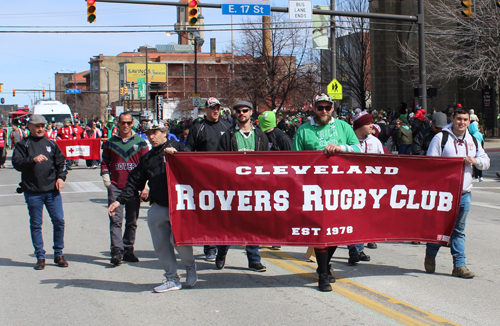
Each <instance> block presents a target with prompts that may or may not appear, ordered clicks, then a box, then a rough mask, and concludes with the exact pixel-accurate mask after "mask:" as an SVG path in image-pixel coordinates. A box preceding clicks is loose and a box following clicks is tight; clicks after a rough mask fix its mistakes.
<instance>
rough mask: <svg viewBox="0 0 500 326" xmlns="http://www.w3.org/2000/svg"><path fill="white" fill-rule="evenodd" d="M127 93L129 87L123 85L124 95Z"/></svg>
mask: <svg viewBox="0 0 500 326" xmlns="http://www.w3.org/2000/svg"><path fill="white" fill-rule="evenodd" d="M127 94H128V87H127V86H123V95H127Z"/></svg>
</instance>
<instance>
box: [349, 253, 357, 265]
mask: <svg viewBox="0 0 500 326" xmlns="http://www.w3.org/2000/svg"><path fill="white" fill-rule="evenodd" d="M358 262H359V254H355V255H351V256H349V261H348V263H349V265H356V263H358Z"/></svg>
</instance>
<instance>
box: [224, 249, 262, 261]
mask: <svg viewBox="0 0 500 326" xmlns="http://www.w3.org/2000/svg"><path fill="white" fill-rule="evenodd" d="M229 247H230V246H217V256H218V257H222V256H225V255H226V254H227V252H228V250H229ZM247 258H248V264H249V265H250V264H254V263H260V254H259V246H247Z"/></svg>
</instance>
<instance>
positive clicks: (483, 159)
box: [427, 124, 490, 193]
mask: <svg viewBox="0 0 500 326" xmlns="http://www.w3.org/2000/svg"><path fill="white" fill-rule="evenodd" d="M452 126H453V124H449V125H446V126H444V127H443V129H442V132H440V133H437V134H436V136H434V138H433V139H432V141H431V143H430V145H429V149H428V150H427V156H445V157H463V158H465V157H467V156H472V157H474V158H475V159H476V161H477V163H476V164H475V167H476V168H477V169H479V170H488V169H489V168H490V158H489V157H488V155H487V154H486V152H485V151H484V149H483V147H482V146H481V144H480V143H478V144H477V151H476V145H475V144H474V140H473V139H472V135H471V134H470V132H469V131H468V130H467V129H466V130H465V136H464V137H463V139H462V140H460V139H458V138H457V136H455V134H454V133H453V131H452ZM443 132H447V133H449V136H448V141H447V142H446V144H445V146H444V148H443V151H441V141H442V139H443ZM471 190H472V164H466V165H465V173H464V183H463V186H462V193H467V192H470V191H471Z"/></svg>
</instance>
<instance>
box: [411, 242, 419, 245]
mask: <svg viewBox="0 0 500 326" xmlns="http://www.w3.org/2000/svg"><path fill="white" fill-rule="evenodd" d="M411 244H414V245H419V244H420V242H418V241H412V242H411Z"/></svg>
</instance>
